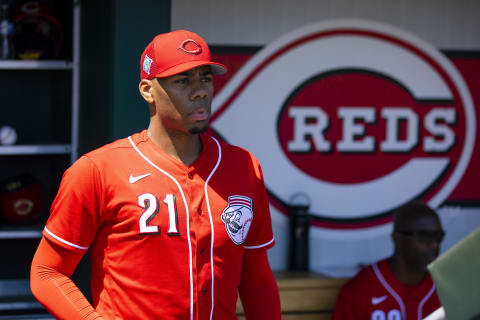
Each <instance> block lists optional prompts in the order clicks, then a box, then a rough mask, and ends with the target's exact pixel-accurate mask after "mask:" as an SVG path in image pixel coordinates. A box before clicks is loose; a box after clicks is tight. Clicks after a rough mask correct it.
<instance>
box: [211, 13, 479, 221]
mask: <svg viewBox="0 0 480 320" xmlns="http://www.w3.org/2000/svg"><path fill="white" fill-rule="evenodd" d="M214 108H215V114H214V116H213V119H214V122H213V127H214V129H215V130H216V131H217V132H219V133H220V135H221V136H222V137H224V138H225V139H226V140H227V141H229V142H231V143H235V144H239V145H241V146H243V147H245V148H247V149H248V150H250V151H252V152H253V153H254V154H255V155H256V156H257V157H258V158H259V160H260V162H261V163H262V168H263V171H264V177H265V182H266V185H267V188H268V190H269V192H270V193H271V194H272V195H273V196H274V197H273V198H275V199H278V202H279V203H287V201H288V199H289V198H290V196H291V195H292V194H295V193H297V192H303V193H306V194H308V195H309V196H310V198H311V199H312V205H311V208H310V211H311V213H312V214H314V215H315V216H316V217H317V218H318V219H319V220H322V219H323V221H326V222H332V225H333V224H337V223H342V222H345V223H350V224H351V223H352V222H353V223H355V222H362V223H364V222H365V221H369V223H370V224H371V225H374V224H375V223H382V221H383V222H385V219H384V217H385V216H386V215H388V214H389V213H390V212H391V211H392V210H394V209H395V208H396V207H398V206H400V205H402V204H404V203H405V202H407V201H410V200H413V199H422V200H423V201H425V202H428V203H429V204H430V205H431V206H432V207H438V206H439V205H440V204H442V203H443V202H444V201H445V200H446V199H447V197H448V196H449V195H450V194H451V192H452V191H453V190H454V189H455V187H456V185H457V184H458V182H459V181H460V179H461V177H462V176H463V174H464V172H465V169H466V168H467V165H468V163H469V161H470V157H471V153H472V150H473V146H474V140H475V130H476V123H475V112H474V108H473V103H472V99H471V96H470V93H469V91H468V88H467V86H466V84H465V82H464V80H463V79H462V77H461V75H460V74H459V73H458V71H457V70H456V68H455V67H454V66H453V64H452V63H451V62H450V61H449V60H448V59H447V58H446V57H445V56H444V55H443V54H442V53H440V52H439V51H438V50H437V49H435V48H434V47H432V46H431V45H429V44H427V43H425V42H424V41H422V40H420V39H418V38H417V37H415V36H413V35H411V34H408V33H406V32H404V31H402V30H398V29H396V28H393V27H391V26H388V25H384V24H378V23H372V22H367V21H358V20H337V21H331V22H326V23H319V24H315V25H311V26H308V27H305V28H303V29H300V30H297V31H294V32H292V33H291V34H288V35H286V36H284V37H282V38H281V39H279V40H277V41H275V42H273V43H272V44H271V45H269V46H267V47H266V48H264V49H263V50H261V51H260V52H259V53H258V54H257V55H255V56H254V57H252V58H251V60H249V61H248V62H247V63H246V65H245V66H244V67H243V68H242V70H241V71H239V72H237V74H236V75H235V76H234V77H233V78H232V79H231V81H230V82H229V83H228V84H227V86H226V87H225V88H224V89H223V90H222V91H221V92H220V93H219V95H218V96H217V97H216V99H215V100H214ZM234 122H236V123H245V125H247V124H248V127H249V128H252V129H250V130H245V129H246V128H245V127H243V126H241V125H240V126H234V127H232V126H231V125H229V124H231V123H234ZM375 221H376V222H375Z"/></svg>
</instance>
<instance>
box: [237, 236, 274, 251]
mask: <svg viewBox="0 0 480 320" xmlns="http://www.w3.org/2000/svg"><path fill="white" fill-rule="evenodd" d="M273 241H275V237H274V238H272V240H270V241H268V242H266V243H264V244H259V245H258V246H243V248H244V249H258V248H263V247H266V246H268V245H269V244H271V243H272V242H273Z"/></svg>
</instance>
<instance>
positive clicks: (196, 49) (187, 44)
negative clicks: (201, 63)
mask: <svg viewBox="0 0 480 320" xmlns="http://www.w3.org/2000/svg"><path fill="white" fill-rule="evenodd" d="M178 49H179V50H181V51H183V52H185V53H188V54H194V55H197V54H200V53H202V47H201V46H200V45H199V44H198V43H196V42H195V41H194V40H192V39H186V40H184V41H183V42H182V43H181V44H180V47H178Z"/></svg>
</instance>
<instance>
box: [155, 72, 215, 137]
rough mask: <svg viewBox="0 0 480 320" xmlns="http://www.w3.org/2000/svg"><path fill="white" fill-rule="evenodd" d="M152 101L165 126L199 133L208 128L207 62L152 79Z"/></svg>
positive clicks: (210, 93)
mask: <svg viewBox="0 0 480 320" xmlns="http://www.w3.org/2000/svg"><path fill="white" fill-rule="evenodd" d="M154 82H156V84H154V85H153V87H154V90H155V91H156V95H155V104H156V107H157V112H158V113H159V119H160V121H162V125H163V126H164V127H165V129H166V130H171V131H181V132H188V133H193V134H195V133H201V132H204V131H205V130H207V128H208V121H209V119H210V113H211V104H212V97H213V83H212V73H211V71H210V67H209V66H202V67H198V68H194V69H190V70H187V71H185V72H183V73H180V74H176V75H173V76H171V77H167V78H158V79H156V80H154Z"/></svg>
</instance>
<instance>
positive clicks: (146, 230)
mask: <svg viewBox="0 0 480 320" xmlns="http://www.w3.org/2000/svg"><path fill="white" fill-rule="evenodd" d="M163 202H164V203H165V205H166V206H167V209H168V231H167V234H168V235H171V236H177V235H180V233H179V231H178V212H177V204H176V202H175V196H174V195H173V194H170V193H169V194H167V195H166V196H165V199H163ZM138 205H139V206H140V207H141V208H142V209H144V211H143V213H142V215H141V216H140V219H139V220H138V224H139V229H140V232H139V234H141V235H147V234H160V233H161V230H160V226H158V225H151V224H150V222H151V221H152V219H153V218H154V217H155V216H156V215H157V214H158V211H159V209H160V208H159V201H158V199H157V198H156V197H155V196H154V195H153V194H151V193H144V194H142V195H140V196H138Z"/></svg>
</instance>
